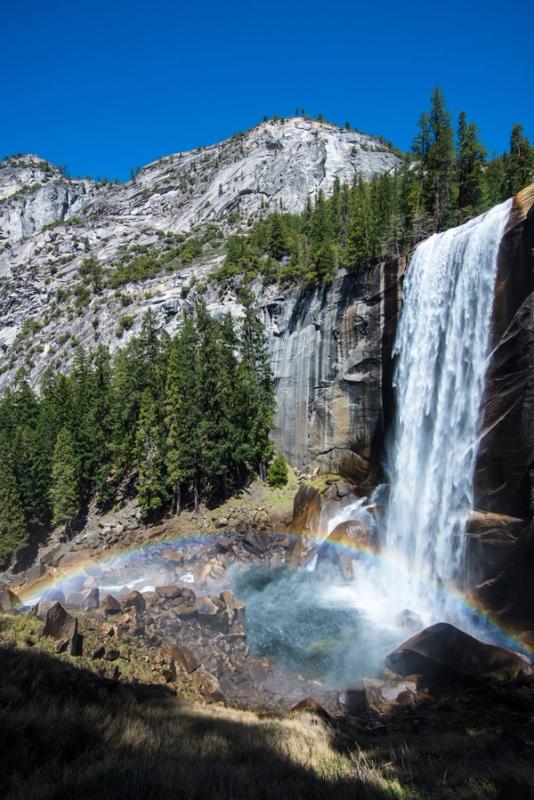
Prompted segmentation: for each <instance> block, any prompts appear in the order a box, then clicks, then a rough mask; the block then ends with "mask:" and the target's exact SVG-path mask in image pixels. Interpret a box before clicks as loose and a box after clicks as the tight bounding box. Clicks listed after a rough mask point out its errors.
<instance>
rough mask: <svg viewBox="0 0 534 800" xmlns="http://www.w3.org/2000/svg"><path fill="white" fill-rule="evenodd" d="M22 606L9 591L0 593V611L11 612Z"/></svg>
mask: <svg viewBox="0 0 534 800" xmlns="http://www.w3.org/2000/svg"><path fill="white" fill-rule="evenodd" d="M21 605H22V600H21V599H20V598H19V597H17V595H16V594H15V592H12V591H11V589H2V591H0V611H13V610H14V609H16V608H19V607H20V606H21Z"/></svg>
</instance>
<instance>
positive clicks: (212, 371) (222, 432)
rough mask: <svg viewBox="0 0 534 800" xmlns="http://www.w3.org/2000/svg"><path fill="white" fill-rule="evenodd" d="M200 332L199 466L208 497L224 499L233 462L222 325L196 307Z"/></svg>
mask: <svg viewBox="0 0 534 800" xmlns="http://www.w3.org/2000/svg"><path fill="white" fill-rule="evenodd" d="M197 324H198V331H199V340H200V346H199V379H200V385H201V386H202V392H203V403H202V418H201V421H200V430H199V436H200V448H201V453H202V456H201V465H202V467H201V468H202V472H203V476H204V478H205V481H206V484H207V489H208V492H209V494H210V496H211V497H222V498H226V496H227V489H228V471H229V467H230V465H231V463H232V443H231V441H230V438H229V430H230V428H231V416H232V414H233V409H232V408H231V407H229V402H228V398H229V396H230V395H231V391H230V381H231V376H229V375H228V373H227V369H226V364H225V354H224V351H223V346H222V332H221V324H220V323H219V322H217V321H216V320H214V319H212V318H211V317H210V315H209V314H208V312H207V310H206V307H205V306H204V305H203V304H199V305H198V307H197Z"/></svg>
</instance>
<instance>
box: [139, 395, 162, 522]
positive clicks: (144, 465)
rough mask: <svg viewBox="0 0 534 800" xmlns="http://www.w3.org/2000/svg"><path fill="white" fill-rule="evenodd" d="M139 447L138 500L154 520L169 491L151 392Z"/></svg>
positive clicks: (143, 405) (143, 402) (141, 414)
mask: <svg viewBox="0 0 534 800" xmlns="http://www.w3.org/2000/svg"><path fill="white" fill-rule="evenodd" d="M135 444H136V454H135V455H136V464H135V466H136V468H137V498H138V501H139V505H140V507H141V511H142V513H143V516H145V517H152V516H153V515H155V514H156V513H157V512H158V511H160V510H161V508H162V506H163V505H164V504H165V501H166V500H167V490H166V476H165V458H164V452H163V432H162V429H161V427H160V425H159V423H158V418H157V414H156V406H155V403H154V398H153V396H152V392H151V391H150V389H149V388H146V389H145V390H144V392H143V394H142V397H141V407H140V411H139V420H138V423H137V432H136V437H135Z"/></svg>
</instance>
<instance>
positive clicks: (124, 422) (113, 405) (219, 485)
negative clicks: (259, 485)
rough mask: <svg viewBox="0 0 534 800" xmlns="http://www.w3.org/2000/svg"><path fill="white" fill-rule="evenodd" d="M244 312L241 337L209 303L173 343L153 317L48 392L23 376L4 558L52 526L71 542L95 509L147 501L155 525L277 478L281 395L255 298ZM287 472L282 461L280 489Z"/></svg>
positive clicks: (7, 462)
mask: <svg viewBox="0 0 534 800" xmlns="http://www.w3.org/2000/svg"><path fill="white" fill-rule="evenodd" d="M243 304H244V317H243V320H242V323H241V324H240V325H239V326H236V325H235V324H234V322H233V320H232V318H231V316H230V315H229V314H227V315H226V316H225V317H224V319H223V320H222V321H218V320H217V319H214V318H213V317H212V316H210V314H209V313H208V312H207V310H206V307H205V305H203V304H202V303H200V302H199V303H198V304H197V306H196V309H195V312H194V313H190V314H185V313H184V316H183V320H182V324H181V327H180V329H179V331H178V332H177V334H176V335H175V336H173V337H170V336H169V335H168V334H167V333H166V332H165V331H163V330H162V331H160V330H159V329H158V326H157V321H156V317H155V315H154V314H153V312H151V311H148V312H147V313H146V314H145V316H144V318H143V321H142V326H141V330H140V333H139V335H137V336H135V337H133V338H132V339H131V340H130V341H129V342H128V344H127V345H126V346H125V347H124V348H123V349H121V350H120V351H118V352H117V353H116V354H115V356H114V357H113V358H111V357H110V354H109V351H108V350H107V348H105V347H103V346H100V347H98V348H97V349H96V350H95V351H94V352H92V353H90V354H89V353H87V352H85V351H84V350H83V349H78V350H77V352H76V354H75V358H74V363H73V366H72V369H71V371H70V373H69V374H64V373H63V372H60V371H57V370H55V369H53V368H49V369H48V370H47V372H46V373H45V375H44V377H43V379H42V382H41V385H40V389H39V392H35V391H34V390H32V388H31V387H30V385H29V383H28V381H27V380H26V379H25V376H24V375H23V374H21V375H19V377H18V379H17V381H16V383H15V384H14V385H13V386H12V387H11V388H10V389H9V390H8V391H7V392H6V393H5V395H4V396H3V398H2V399H1V400H0V556H5V555H6V554H9V553H11V552H13V551H16V550H18V549H20V548H21V547H23V546H24V545H26V544H27V543H28V541H29V539H30V537H31V536H32V534H35V535H38V534H39V531H40V530H42V529H43V528H46V527H47V526H49V525H50V524H52V525H65V527H66V530H67V532H69V529H71V528H72V526H73V524H74V522H75V520H76V519H77V517H78V516H79V515H80V514H81V513H82V512H83V510H84V509H85V508H86V507H87V504H88V503H89V502H90V501H92V500H94V501H96V503H97V504H98V506H99V507H100V508H101V509H105V508H109V507H110V506H112V505H113V504H114V503H115V502H116V501H117V500H120V499H123V498H125V497H128V496H133V495H136V496H137V498H138V501H139V505H140V507H141V510H142V513H143V515H144V517H145V518H146V519H147V520H150V519H153V518H155V517H157V516H159V515H161V513H162V512H165V511H168V510H171V509H172V511H173V512H175V513H179V512H180V510H181V508H182V506H183V505H184V504H189V505H190V506H191V507H195V508H198V505H199V503H200V502H201V501H205V502H208V503H212V502H216V501H219V500H221V499H225V498H226V497H227V496H228V495H229V494H230V493H231V492H233V491H235V490H236V489H237V488H239V487H242V486H243V485H244V484H245V483H246V481H247V480H249V479H250V477H251V476H253V475H259V476H260V477H262V478H265V477H267V469H268V465H269V461H270V460H271V458H272V456H273V448H272V445H271V444H270V441H269V433H270V430H271V428H272V424H273V418H274V413H275V396H274V384H273V377H272V372H271V367H270V362H269V358H268V353H267V349H266V336H265V331H264V327H263V325H262V323H261V321H260V320H259V318H258V316H257V314H256V311H255V309H254V306H253V302H252V296H251V295H250V294H249V293H246V292H245V293H244V294H243ZM282 461H283V459H282ZM284 466H285V465H284V464H282V463H281V458H280V457H279V456H278V457H277V458H275V459H274V462H273V464H272V467H271V470H272V474H271V473H269V475H268V477H269V478H272V482H273V483H275V484H276V483H278V484H279V483H283V482H284ZM286 469H287V468H286Z"/></svg>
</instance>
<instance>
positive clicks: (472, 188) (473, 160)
mask: <svg viewBox="0 0 534 800" xmlns="http://www.w3.org/2000/svg"><path fill="white" fill-rule="evenodd" d="M486 155H487V153H486V151H485V149H484V147H483V146H482V144H481V143H480V141H479V138H478V130H477V127H476V125H475V124H474V123H473V122H470V123H468V122H467V119H466V115H465V112H464V111H462V112H461V114H460V117H459V120H458V145H457V159H456V174H457V181H458V212H459V218H460V219H459V221H462V220H463V219H466V218H469V217H470V216H472V215H473V214H477V213H478V212H479V211H480V210H481V209H482V204H483V201H484V167H485V163H486Z"/></svg>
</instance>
